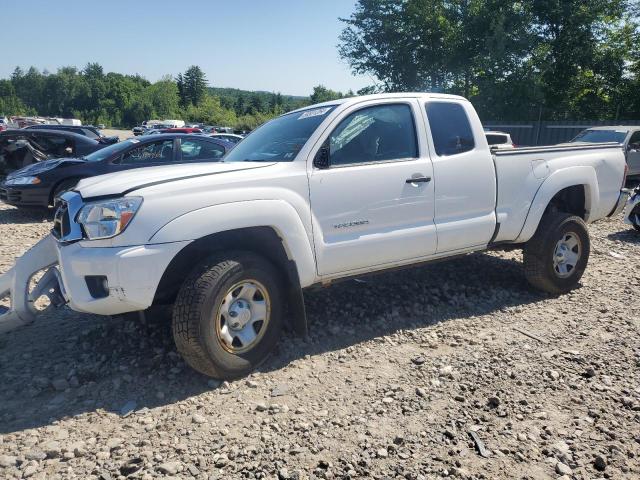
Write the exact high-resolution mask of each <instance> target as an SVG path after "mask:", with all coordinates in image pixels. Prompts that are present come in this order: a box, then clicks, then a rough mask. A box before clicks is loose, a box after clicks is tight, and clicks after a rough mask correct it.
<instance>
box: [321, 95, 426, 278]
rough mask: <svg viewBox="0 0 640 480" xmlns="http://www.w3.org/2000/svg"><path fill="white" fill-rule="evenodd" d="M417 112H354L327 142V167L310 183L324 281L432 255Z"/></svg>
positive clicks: (405, 105) (399, 107)
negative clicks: (325, 278) (332, 277)
mask: <svg viewBox="0 0 640 480" xmlns="http://www.w3.org/2000/svg"><path fill="white" fill-rule="evenodd" d="M417 108H418V107H417V102H415V101H414V100H411V99H408V100H402V99H394V100H393V101H389V102H384V103H380V101H377V102H375V104H372V105H370V106H367V104H359V105H355V106H354V107H352V108H351V109H350V110H347V111H346V112H345V113H344V114H343V115H342V116H341V119H340V120H339V121H338V122H337V124H334V126H335V128H333V130H332V131H331V133H330V134H329V136H328V138H326V139H325V141H324V142H323V148H324V149H325V150H324V151H325V152H326V151H327V149H328V154H329V159H328V165H326V164H325V165H322V166H320V167H318V166H314V167H313V168H312V170H311V172H310V177H309V184H310V201H311V210H312V215H313V218H314V230H313V235H314V242H315V248H316V261H317V268H318V274H319V275H321V276H330V275H334V274H338V273H345V272H357V271H358V270H360V269H366V270H370V269H371V268H372V267H376V266H380V268H384V267H388V266H393V264H394V263H396V262H403V261H406V260H409V259H413V258H419V257H424V256H429V255H432V254H433V253H435V251H436V246H437V241H436V229H435V224H434V182H433V181H432V178H431V177H432V174H433V169H432V165H431V160H430V158H429V154H428V150H427V146H426V145H425V144H424V143H423V142H422V140H421V139H423V138H424V135H418V132H419V131H420V130H419V129H422V128H423V124H421V123H418V121H417V120H420V118H421V117H420V116H419V114H418V112H417ZM419 139H420V140H419Z"/></svg>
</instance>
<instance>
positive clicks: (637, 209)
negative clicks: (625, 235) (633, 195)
mask: <svg viewBox="0 0 640 480" xmlns="http://www.w3.org/2000/svg"><path fill="white" fill-rule="evenodd" d="M634 215H635V216H636V218H637V219H638V220H640V205H638V206H636V207H635V208H634V209H633V211H632V212H631V214H630V215H629V219H631V217H633V216H634ZM632 221H633V220H632ZM633 228H635V229H636V231H637V232H640V224H638V223H633Z"/></svg>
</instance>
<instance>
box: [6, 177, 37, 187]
mask: <svg viewBox="0 0 640 480" xmlns="http://www.w3.org/2000/svg"><path fill="white" fill-rule="evenodd" d="M39 183H40V179H39V178H38V177H17V178H10V179H8V180H7V181H6V182H4V184H5V185H37V184H39Z"/></svg>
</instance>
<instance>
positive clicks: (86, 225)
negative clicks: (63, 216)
mask: <svg viewBox="0 0 640 480" xmlns="http://www.w3.org/2000/svg"><path fill="white" fill-rule="evenodd" d="M140 205H142V198H141V197H124V198H116V199H114V200H105V201H104V202H97V203H89V204H87V205H85V206H84V207H82V209H81V210H80V213H78V223H79V224H80V225H81V226H82V231H83V233H84V237H85V238H86V239H88V240H99V239H104V238H111V237H115V236H116V235H118V234H120V233H122V232H123V231H124V229H125V228H127V225H129V223H130V222H131V220H132V219H133V217H134V216H135V214H136V212H137V211H138V209H139V208H140Z"/></svg>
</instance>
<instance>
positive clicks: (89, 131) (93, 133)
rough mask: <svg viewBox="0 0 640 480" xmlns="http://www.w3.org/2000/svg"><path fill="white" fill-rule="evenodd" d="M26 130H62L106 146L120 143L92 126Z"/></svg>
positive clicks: (46, 126) (42, 127)
mask: <svg viewBox="0 0 640 480" xmlns="http://www.w3.org/2000/svg"><path fill="white" fill-rule="evenodd" d="M26 130H62V131H64V132H72V133H77V134H78V135H83V136H85V137H87V138H90V139H92V140H95V141H96V142H100V143H103V144H105V145H112V144H114V143H118V142H119V141H120V139H119V138H118V137H115V136H114V137H105V136H104V135H102V132H101V131H100V130H98V129H97V128H96V127H94V126H92V125H79V126H76V125H31V126H30V127H27V128H26Z"/></svg>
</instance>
